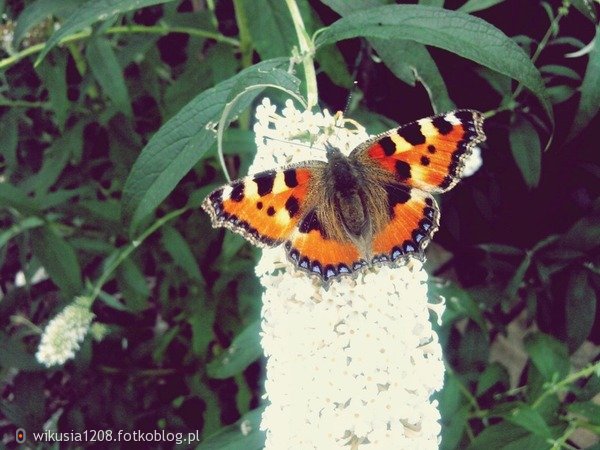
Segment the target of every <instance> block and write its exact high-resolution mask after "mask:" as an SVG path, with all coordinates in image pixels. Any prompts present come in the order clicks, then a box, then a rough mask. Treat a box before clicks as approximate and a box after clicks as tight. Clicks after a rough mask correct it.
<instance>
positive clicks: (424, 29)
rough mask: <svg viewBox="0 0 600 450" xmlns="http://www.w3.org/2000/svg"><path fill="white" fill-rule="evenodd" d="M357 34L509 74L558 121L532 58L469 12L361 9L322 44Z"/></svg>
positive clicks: (428, 8) (328, 31) (407, 7)
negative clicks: (438, 51) (404, 42)
mask: <svg viewBox="0 0 600 450" xmlns="http://www.w3.org/2000/svg"><path fill="white" fill-rule="evenodd" d="M357 36H364V37H368V38H382V39H392V40H393V39H408V40H414V41H416V42H419V43H421V44H425V45H433V46H436V47H439V48H442V49H445V50H448V51H450V52H453V53H456V54H457V55H459V56H462V57H464V58H468V59H471V60H472V61H475V62H476V63H479V64H481V65H483V66H486V67H489V68H490V69H493V70H495V71H497V72H499V73H502V74H504V75H507V76H509V77H511V78H514V79H515V80H517V81H519V82H520V83H522V84H523V86H525V87H527V88H528V89H529V90H531V92H533V93H534V94H535V95H536V96H537V98H538V99H539V101H540V103H541V104H542V105H543V107H544V109H545V110H546V113H547V115H548V117H549V119H550V121H551V122H552V123H554V119H553V114H552V106H551V104H550V102H549V101H548V99H547V97H546V95H545V87H544V82H543V80H542V78H541V76H540V73H539V72H538V70H537V69H536V67H535V66H534V65H533V63H532V62H531V60H530V59H529V57H528V56H527V54H526V53H525V52H524V51H523V50H522V49H521V48H520V47H519V46H518V45H517V44H516V43H515V42H514V41H513V40H512V39H510V38H509V37H508V36H506V35H505V34H504V33H503V32H502V31H500V30H499V29H497V28H496V27H494V26H493V25H491V24H489V23H487V22H486V21H484V20H482V19H479V18H477V17H474V16H470V15H468V14H464V13H462V12H457V11H449V10H446V9H440V8H436V7H431V6H422V5H388V6H381V7H377V8H372V9H369V10H368V11H358V12H356V13H353V14H351V15H348V16H346V17H344V18H342V19H340V20H338V21H337V22H335V23H333V24H332V25H331V26H329V27H328V28H327V29H325V30H324V31H323V32H322V33H321V34H319V36H318V37H317V39H316V44H317V46H321V45H324V44H328V43H332V42H337V41H340V40H343V39H350V38H353V37H357Z"/></svg>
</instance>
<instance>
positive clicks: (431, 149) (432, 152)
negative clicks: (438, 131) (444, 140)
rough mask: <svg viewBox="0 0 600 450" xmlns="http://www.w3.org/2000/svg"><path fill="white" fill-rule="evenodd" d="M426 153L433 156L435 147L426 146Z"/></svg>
mask: <svg viewBox="0 0 600 450" xmlns="http://www.w3.org/2000/svg"><path fill="white" fill-rule="evenodd" d="M427 151H428V152H429V153H431V154H432V155H433V154H434V153H435V152H436V148H435V145H428V146H427Z"/></svg>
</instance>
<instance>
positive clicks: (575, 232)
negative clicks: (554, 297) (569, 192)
mask: <svg viewBox="0 0 600 450" xmlns="http://www.w3.org/2000/svg"><path fill="white" fill-rule="evenodd" d="M0 186H1V185H0ZM599 220H600V200H597V201H596V203H595V204H594V209H593V211H592V212H591V213H590V214H588V215H587V216H585V217H584V218H582V219H580V220H579V221H577V222H575V225H573V226H572V227H571V228H570V229H569V230H568V231H567V232H566V233H565V234H563V235H562V236H561V237H560V238H559V239H558V241H557V244H558V247H559V249H561V250H562V249H567V250H571V251H573V250H575V251H579V252H581V253H585V252H588V251H590V250H592V249H594V248H596V247H598V246H599V245H600V227H599V226H598V223H599V222H598V221H599Z"/></svg>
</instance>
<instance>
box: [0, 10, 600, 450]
mask: <svg viewBox="0 0 600 450" xmlns="http://www.w3.org/2000/svg"><path fill="white" fill-rule="evenodd" d="M387 3H393V2H387V1H384V0H361V1H356V2H343V1H341V0H323V1H318V0H314V1H313V0H310V1H309V0H298V1H297V2H295V3H294V4H297V6H298V8H299V11H300V12H301V15H302V17H301V19H302V23H303V24H304V26H305V27H306V29H307V31H308V34H309V35H312V33H313V32H314V31H316V30H317V29H319V28H321V27H323V26H330V25H331V24H334V23H336V26H338V28H334V27H330V28H329V29H328V30H327V31H325V32H324V33H323V34H321V35H320V36H319V38H317V42H318V43H320V46H319V48H318V51H317V53H316V56H315V58H314V60H313V59H312V58H309V59H308V60H307V61H308V64H310V65H311V66H313V67H316V68H317V72H316V79H317V82H318V90H319V102H320V103H319V104H320V106H321V107H326V108H329V109H330V110H339V109H344V107H345V103H346V98H347V96H348V93H349V90H350V89H351V88H352V82H353V80H354V79H356V81H357V82H358V83H357V85H358V88H357V89H355V93H354V97H353V99H352V101H351V103H350V105H349V109H348V111H347V115H349V116H350V117H353V118H355V119H357V120H359V121H360V122H362V123H363V124H365V125H366V126H367V128H368V130H369V131H370V132H372V133H376V132H380V131H383V130H385V129H388V128H391V127H393V126H394V124H396V123H404V122H408V121H411V120H415V119H418V118H421V117H424V116H427V115H430V114H432V113H433V112H435V111H445V110H449V109H452V108H454V107H455V106H456V107H463V108H474V109H478V110H480V111H483V112H485V114H486V117H487V121H486V128H485V130H486V133H487V136H488V141H487V143H486V144H485V146H484V148H483V160H484V164H483V167H482V168H481V170H479V171H478V172H477V173H476V175H475V176H473V177H470V178H468V179H466V180H465V181H463V182H462V183H461V184H460V185H459V186H458V187H457V188H455V189H454V190H453V191H452V192H450V193H449V194H447V195H444V196H443V197H442V198H441V201H442V226H441V230H440V231H439V233H438V234H437V236H436V239H435V244H433V245H432V246H431V248H430V249H429V250H428V258H429V261H428V265H429V272H430V273H431V274H434V275H435V277H437V278H434V277H432V283H431V286H430V289H431V292H432V295H436V294H441V295H443V296H444V297H445V298H446V301H447V305H448V310H447V312H446V314H445V315H444V320H443V326H442V327H441V328H440V329H439V333H440V336H441V340H442V343H443V345H444V349H445V355H446V360H447V366H448V374H447V379H446V384H445V387H444V390H443V391H442V392H441V393H440V394H439V395H438V399H439V402H440V408H441V411H442V415H443V423H442V425H443V440H442V448H444V449H453V448H469V449H479V448H485V449H489V448H494V449H496V448H506V449H509V448H510V449H522V448H530V449H538V448H539V449H547V448H557V449H558V448H594V449H599V448H600V444H599V443H598V436H599V435H600V402H599V401H598V398H599V393H600V364H599V362H598V353H599V352H598V345H599V343H600V320H599V319H598V317H599V315H598V313H597V295H598V290H599V288H600V269H599V267H600V265H599V263H600V253H599V244H600V226H599V223H600V200H599V194H600V192H599V191H600V183H599V178H600V165H599V159H598V142H599V141H600V131H599V130H600V117H598V115H597V112H598V109H599V106H600V45H598V42H597V41H598V37H597V35H598V22H597V17H596V10H597V9H598V2H597V1H591V0H577V1H576V0H572V1H568V0H565V1H564V2H560V1H556V0H552V1H548V2H546V1H527V2H524V1H521V0H469V1H466V2H465V1H464V0H446V1H444V0H421V1H419V2H397V3H403V4H404V3H413V4H415V3H418V4H419V7H415V8H417V9H415V10H407V9H398V11H397V13H396V12H394V14H392V15H388V16H387V17H386V18H385V19H386V20H388V19H389V20H391V21H392V22H391V23H392V24H393V23H396V22H394V21H396V20H397V21H402V20H404V19H403V18H404V17H405V15H410V14H419V15H421V16H422V17H424V19H423V26H422V28H421V29H420V30H417V31H411V33H413V34H411V35H410V36H408V35H407V33H409V30H408V28H409V27H407V26H406V25H399V26H397V27H395V28H394V27H380V28H379V29H377V26H375V25H376V23H375V22H373V23H372V24H362V25H357V24H359V22H360V14H359V15H358V16H356V15H354V16H353V15H352V11H359V10H362V9H365V8H366V9H368V10H369V11H371V10H374V8H376V7H377V6H380V5H383V4H387ZM434 8H444V9H445V10H447V13H448V14H449V15H444V14H438V12H439V11H441V10H436V9H434ZM455 10H458V11H459V12H458V13H454V11H455ZM0 11H3V15H2V19H1V24H0V37H1V42H0V44H1V45H2V49H1V50H0V52H1V54H0V56H1V57H2V59H0V70H1V72H0V289H1V291H0V322H1V327H2V329H1V331H0V380H1V384H0V388H1V399H0V430H1V432H2V435H3V443H4V445H6V446H7V447H8V448H16V447H17V445H18V444H17V443H16V442H15V431H16V430H17V428H23V429H25V430H26V431H27V432H33V431H38V430H42V429H48V430H55V431H72V430H74V431H83V430H85V429H88V430H91V429H95V430H99V429H106V430H119V429H121V430H126V431H132V430H145V431H153V430H166V431H169V432H173V433H176V432H182V433H185V434H186V435H187V433H190V432H191V433H197V436H198V438H199V439H200V442H198V443H197V444H194V445H193V446H195V445H198V447H197V448H199V449H209V448H210V449H216V448H219V449H240V448H248V449H252V448H256V449H258V448H261V442H262V439H263V437H262V435H261V434H260V432H258V427H257V424H258V421H259V419H260V396H261V379H262V376H263V372H262V361H261V359H260V358H261V356H260V355H261V350H260V347H259V344H258V336H257V330H258V323H259V322H258V321H259V317H260V296H261V289H260V285H259V284H258V282H257V280H256V279H255V277H254V274H253V267H254V264H255V262H256V260H257V257H258V251H257V250H256V249H254V248H252V247H251V246H250V245H249V244H247V243H245V242H244V241H243V240H242V239H241V238H239V237H237V236H234V235H233V234H230V233H225V232H224V231H223V230H213V229H212V228H211V227H210V225H209V221H208V217H207V216H206V215H205V214H204V213H203V212H201V211H200V210H199V208H198V206H199V204H200V202H201V200H202V199H203V197H204V196H205V195H206V194H207V193H208V192H210V190H211V189H212V188H214V187H215V186H216V185H218V184H220V183H223V182H224V180H225V179H224V175H223V171H222V169H221V167H220V165H219V162H218V159H217V150H216V143H215V140H216V135H215V133H214V132H213V131H212V128H214V125H215V124H216V123H217V122H218V121H219V119H220V118H221V114H222V113H223V110H224V108H225V105H226V104H227V103H228V102H230V101H231V100H232V99H234V98H236V99H238V100H239V101H238V102H237V103H236V104H235V108H234V111H233V112H234V113H235V114H239V116H238V117H237V120H236V121H234V122H233V123H232V125H231V127H229V128H228V129H227V130H226V131H225V132H224V135H223V137H224V147H223V148H224V152H225V160H226V163H227V166H228V170H229V171H230V172H232V173H234V175H235V174H243V173H244V170H245V168H247V167H248V164H249V162H250V161H251V160H252V157H253V152H254V141H253V135H252V132H251V131H250V130H251V129H252V117H251V111H252V105H253V104H255V103H256V102H257V101H259V100H260V95H263V94H264V93H265V92H264V91H263V90H260V91H256V90H255V91H252V92H251V93H248V92H246V91H244V87H247V86H249V85H252V84H258V83H271V84H277V85H279V86H282V87H285V89H287V90H288V91H297V92H299V93H301V94H302V95H304V94H306V88H307V85H306V80H307V79H308V80H310V76H311V74H310V70H306V66H304V67H303V66H302V65H301V64H299V65H297V66H296V72H295V75H294V74H290V73H287V72H286V71H285V69H286V68H287V65H288V59H276V58H278V57H287V58H289V57H290V56H291V55H292V49H293V47H298V45H299V42H298V38H297V36H296V33H295V32H294V31H293V30H294V27H295V25H296V26H297V25H298V21H297V20H296V22H295V23H294V21H293V20H292V16H291V15H290V12H289V10H288V6H287V4H286V2H284V1H279V0H257V1H249V0H215V1H209V0H206V1H203V0H193V1H190V0H183V1H179V0H176V1H165V0H162V1H160V0H155V1H152V0H134V1H125V0H122V1H118V0H112V1H109V0H98V1H95V0H94V1H91V2H87V3H86V2H85V1H84V0H34V1H28V0H15V1H0ZM442 12H443V11H442ZM467 14H469V16H467ZM340 16H343V17H345V18H344V19H343V20H344V21H345V22H343V23H342V22H341V21H340ZM357 17H358V18H357ZM476 18H479V19H481V20H478V19H476ZM382 20H383V19H382ZM453 20H457V21H462V23H464V24H469V25H472V26H473V27H479V28H477V29H480V30H481V34H480V36H481V40H479V39H476V40H473V39H470V38H469V36H471V37H472V35H467V29H468V27H464V28H461V27H456V26H454V27H453V26H451V25H452V24H453V23H454V24H456V22H452V21H453ZM386 23H387V22H386ZM59 24H60V25H61V27H60V28H59V27H58V26H57V25H59ZM491 26H494V27H497V29H499V31H498V30H496V31H498V34H497V35H494V36H495V37H494V39H496V40H497V41H496V43H497V44H498V45H499V47H498V48H497V49H496V48H495V47H494V48H491V47H490V46H489V42H490V41H486V39H487V37H486V36H487V34H489V33H491V31H490V30H491ZM353 27H354V28H353ZM356 27H358V28H356ZM361 27H362V28H361ZM348 30H351V31H349V34H347V35H344V33H345V32H347V31H348ZM352 30H354V31H352ZM486 33H487V34H486ZM492 34H493V33H492ZM351 36H364V37H365V38H367V39H368V40H367V39H365V38H354V39H348V40H342V39H343V38H345V37H351ZM407 36H408V37H407ZM490 36H491V34H490ZM403 37H404V38H407V39H408V40H400V39H401V38H403ZM319 39H321V40H320V41H319ZM465 39H466V41H465ZM469 39H470V40H469ZM490 39H492V38H490ZM454 42H460V43H461V44H460V45H457V46H454V47H453V45H454V44H453V43H454ZM507 42H508V43H510V45H509V44H507ZM514 42H516V43H517V44H518V45H519V46H520V47H521V49H522V50H523V52H524V53H523V52H521V54H522V55H527V56H528V57H529V59H528V58H527V57H525V58H524V60H519V59H518V58H516V59H515V58H513V57H514V56H515V53H514V51H515V50H514V49H513V50H511V51H512V52H513V53H511V51H509V50H507V49H512V48H513V47H511V45H513V44H512V43H514ZM591 43H595V46H593V45H590V44H591ZM422 44H428V46H427V47H426V49H425V47H424V46H423V45H422ZM482 55H483V56H482ZM484 56H485V58H488V59H487V60H485V61H484V60H483V59H482V58H484ZM485 58H484V59H485ZM486 61H487V62H486ZM256 64H259V65H258V66H257V65H256ZM533 64H534V65H535V68H534V66H533ZM257 68H260V69H261V70H260V71H259V70H257ZM267 69H268V70H267ZM264 72H269V74H267V75H261V73H264ZM236 74H237V75H236ZM507 75H509V76H510V77H512V78H513V79H511V78H510V77H509V76H507ZM234 76H235V78H232V77H234ZM295 76H297V77H298V78H299V79H301V80H302V81H303V83H302V85H301V86H300V88H299V89H298V87H297V85H296V84H295V83H296V79H295ZM538 81H539V86H538V87H537V89H536V88H535V86H536V83H538ZM214 86H216V88H215V89H212V88H213V87H214ZM532 86H533V88H532ZM309 90H310V89H309ZM266 93H267V94H268V95H269V96H271V98H273V99H275V100H274V101H276V102H277V103H278V104H283V102H284V101H285V99H286V98H287V95H286V94H285V93H284V92H281V91H275V90H268V91H267V92H266ZM238 94H239V96H238ZM544 103H546V105H547V106H548V107H546V108H545V107H544ZM552 115H553V117H552ZM42 269H43V270H42ZM76 296H82V297H85V298H88V299H91V300H93V304H92V307H91V308H92V311H93V313H94V314H95V319H94V322H95V325H94V326H93V332H90V333H89V334H88V336H87V337H86V339H85V340H84V341H83V344H82V346H81V349H80V350H79V351H78V352H77V354H76V355H75V357H74V359H71V360H69V361H68V362H67V363H65V364H64V365H59V366H54V367H51V368H46V367H45V366H43V365H41V364H40V363H39V362H38V361H37V360H36V358H35V356H34V355H35V352H36V350H37V346H38V344H39V341H40V334H41V332H42V330H43V328H44V327H45V325H46V324H47V323H48V322H49V320H50V319H52V318H53V317H54V316H56V314H58V313H59V312H60V311H61V310H62V309H63V308H65V306H67V305H69V304H71V303H72V302H73V299H74V298H75V297H76ZM399 307H401V305H399ZM94 334H95V335H96V337H97V338H98V339H94V338H93V335H94ZM100 338H101V339H100ZM232 342H235V343H236V348H238V349H240V351H238V352H236V353H235V355H233V357H231V355H228V353H227V348H228V347H229V346H230V345H231V344H232ZM225 357H227V358H228V363H227V364H224V361H225ZM242 421H247V422H246V423H247V424H249V427H250V428H249V429H250V430H251V431H250V432H249V433H241V431H240V427H239V424H240V423H241V422H242ZM236 422H237V423H236ZM27 445H29V446H30V447H35V446H36V445H38V444H34V443H32V442H31V441H30V442H29V444H27ZM79 445H84V446H85V447H90V448H94V447H96V448H104V447H105V446H106V445H107V444H106V442H100V441H97V442H95V443H91V442H87V443H85V444H79ZM63 446H65V447H66V446H67V444H63ZM42 447H43V446H42V445H40V448H42ZM149 447H152V446H151V445H149ZM154 447H156V448H174V447H177V448H180V447H181V448H186V447H189V445H185V444H181V445H176V444H175V443H167V442H161V443H155V444H154Z"/></svg>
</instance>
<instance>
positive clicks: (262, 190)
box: [254, 171, 275, 197]
mask: <svg viewBox="0 0 600 450" xmlns="http://www.w3.org/2000/svg"><path fill="white" fill-rule="evenodd" d="M254 182H255V183H256V186H257V187H258V195H260V196H261V197H263V196H265V195H267V194H270V193H271V192H272V191H273V183H274V182H275V172H273V171H268V172H263V173H261V174H259V175H257V176H255V177H254Z"/></svg>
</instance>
